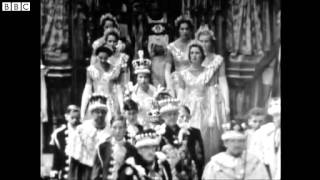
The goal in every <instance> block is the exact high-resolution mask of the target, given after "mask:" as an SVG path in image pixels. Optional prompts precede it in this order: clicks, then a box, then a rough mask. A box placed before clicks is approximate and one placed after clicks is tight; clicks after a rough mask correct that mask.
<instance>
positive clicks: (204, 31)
mask: <svg viewBox="0 0 320 180" xmlns="http://www.w3.org/2000/svg"><path fill="white" fill-rule="evenodd" d="M202 34H209V35H210V37H211V38H212V40H216V37H215V35H214V32H213V31H212V30H210V29H209V26H208V25H207V24H205V25H202V26H200V27H199V29H198V30H197V32H196V34H195V35H196V39H198V40H199V37H200V35H202Z"/></svg>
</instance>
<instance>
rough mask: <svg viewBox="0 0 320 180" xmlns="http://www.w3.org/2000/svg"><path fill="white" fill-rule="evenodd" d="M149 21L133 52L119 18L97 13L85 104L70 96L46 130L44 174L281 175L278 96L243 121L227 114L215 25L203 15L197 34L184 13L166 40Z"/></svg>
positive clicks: (106, 179) (92, 177)
mask: <svg viewBox="0 0 320 180" xmlns="http://www.w3.org/2000/svg"><path fill="white" fill-rule="evenodd" d="M154 23H155V25H154V26H153V27H154V28H153V29H152V30H153V31H154V34H153V35H152V36H151V37H150V39H149V44H148V48H147V49H145V50H138V51H137V52H135V53H136V54H137V55H138V58H137V59H134V60H132V62H131V61H129V59H130V56H129V55H128V54H127V53H126V52H125V49H126V42H124V41H122V40H121V38H120V37H121V35H120V31H119V27H118V23H117V20H116V18H115V17H113V16H112V15H111V14H106V15H103V16H102V18H101V27H102V28H103V29H104V33H103V35H102V37H101V38H99V39H97V40H96V41H95V42H94V43H93V45H92V48H93V52H92V56H91V60H90V66H89V67H88V68H87V79H86V84H85V87H84V90H83V95H82V101H81V106H80V107H78V106H76V105H70V106H68V107H67V111H66V114H65V119H66V124H64V125H62V126H61V127H60V128H58V129H56V130H55V131H54V132H53V134H52V141H51V142H50V143H51V145H52V146H53V147H54V148H53V149H54V163H53V167H52V171H51V173H50V174H51V175H50V177H51V178H52V179H59V180H62V179H64V180H67V179H68V180H118V179H119V180H122V179H146V180H149V179H150V180H152V179H163V180H173V179H178V180H196V179H239V180H240V179H241V180H244V179H280V119H281V118H280V114H281V113H280V112H281V111H280V98H274V99H271V100H270V103H269V104H270V106H269V107H267V108H253V109H252V110H251V111H250V112H249V113H248V117H247V121H242V120H241V121H240V120H237V119H235V120H233V119H231V118H230V106H229V89H228V83H227V79H226V75H225V62H224V59H223V57H222V56H221V55H218V54H216V53H215V51H214V46H213V42H214V40H215V35H214V33H213V31H211V30H210V29H209V27H208V26H205V25H204V26H200V28H199V29H198V30H197V32H196V33H195V34H193V33H192V32H193V31H192V29H193V28H194V27H193V22H192V20H191V19H190V18H188V17H187V16H180V17H178V18H177V20H176V21H175V26H176V28H177V30H178V32H179V38H178V39H176V40H174V41H173V42H171V43H169V39H168V37H167V36H165V35H164V34H163V33H162V32H163V30H164V29H162V28H163V26H162V25H161V22H154ZM157 23H158V24H157ZM193 37H194V38H193ZM146 54H147V55H146ZM147 56H148V57H150V58H146V57H147ZM131 58H132V57H131ZM131 67H132V68H131ZM131 71H132V72H131ZM132 74H133V77H134V78H132ZM133 82H136V83H135V84H133Z"/></svg>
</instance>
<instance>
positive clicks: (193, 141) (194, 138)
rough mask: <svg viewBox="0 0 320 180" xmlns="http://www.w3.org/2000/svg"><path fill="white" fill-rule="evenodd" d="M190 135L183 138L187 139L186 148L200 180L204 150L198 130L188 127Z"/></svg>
mask: <svg viewBox="0 0 320 180" xmlns="http://www.w3.org/2000/svg"><path fill="white" fill-rule="evenodd" d="M188 130H189V132H190V134H189V135H186V136H185V137H184V138H186V139H187V148H188V151H189V153H190V156H191V159H192V160H194V162H195V164H196V168H197V173H198V177H199V179H201V176H202V171H203V167H204V148H203V141H202V138H201V132H200V130H199V129H197V128H194V127H190V128H188Z"/></svg>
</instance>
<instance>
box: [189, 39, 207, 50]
mask: <svg viewBox="0 0 320 180" xmlns="http://www.w3.org/2000/svg"><path fill="white" fill-rule="evenodd" d="M191 46H199V47H201V48H202V50H203V52H204V47H203V45H202V44H201V43H200V41H199V40H196V39H195V40H192V41H191V42H190V43H189V44H188V46H187V50H188V51H190V47H191Z"/></svg>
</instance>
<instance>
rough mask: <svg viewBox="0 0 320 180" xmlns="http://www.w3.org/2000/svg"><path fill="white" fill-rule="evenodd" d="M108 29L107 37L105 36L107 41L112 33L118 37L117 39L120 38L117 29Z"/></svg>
mask: <svg viewBox="0 0 320 180" xmlns="http://www.w3.org/2000/svg"><path fill="white" fill-rule="evenodd" d="M107 31H108V32H107V34H106V38H105V40H106V41H107V40H108V38H109V36H111V35H112V36H114V37H116V39H117V41H118V40H119V39H120V33H119V32H118V31H117V30H116V29H114V28H113V29H110V30H107Z"/></svg>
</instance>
